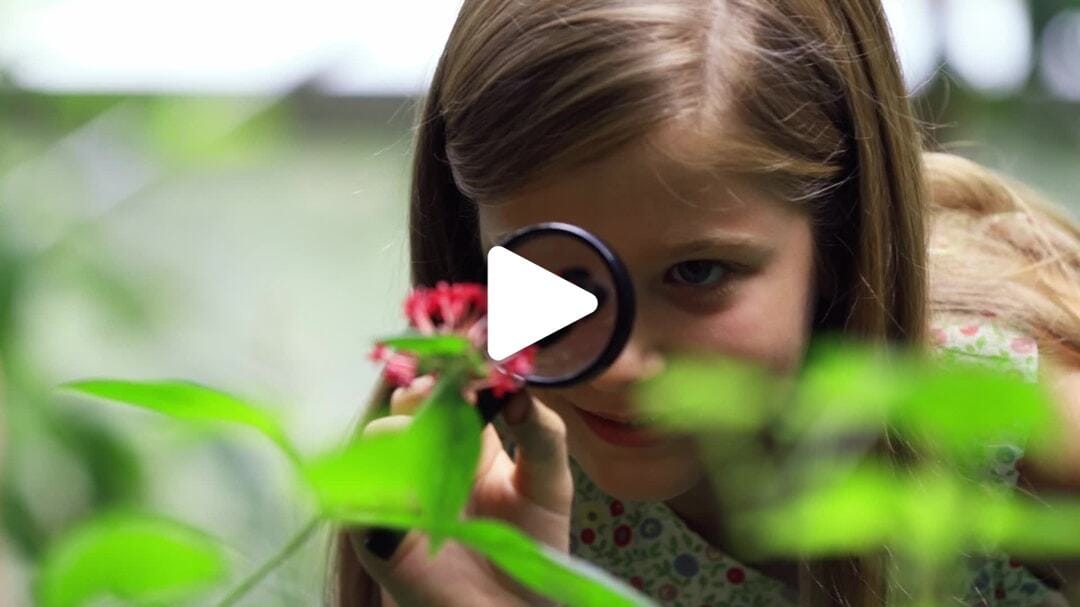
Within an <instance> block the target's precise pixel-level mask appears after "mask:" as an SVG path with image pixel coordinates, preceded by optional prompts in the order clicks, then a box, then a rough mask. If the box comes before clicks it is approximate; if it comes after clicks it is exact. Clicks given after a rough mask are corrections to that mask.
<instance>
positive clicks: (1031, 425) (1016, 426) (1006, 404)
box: [894, 364, 1053, 462]
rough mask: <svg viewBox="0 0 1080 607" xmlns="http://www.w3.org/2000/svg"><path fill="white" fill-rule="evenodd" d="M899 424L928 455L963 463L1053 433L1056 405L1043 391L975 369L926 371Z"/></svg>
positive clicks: (916, 378) (915, 381) (898, 414)
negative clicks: (999, 446) (1006, 442)
mask: <svg viewBox="0 0 1080 607" xmlns="http://www.w3.org/2000/svg"><path fill="white" fill-rule="evenodd" d="M910 382H911V386H910V394H909V396H908V398H906V399H905V402H904V403H903V406H901V407H899V408H898V409H897V410H896V411H895V416H894V423H895V425H896V427H897V428H898V429H899V430H900V431H901V432H904V433H905V435H906V436H908V437H910V438H914V439H916V440H919V441H920V442H921V443H922V444H923V445H924V448H926V449H928V450H941V451H942V452H944V454H946V455H950V456H952V457H953V458H956V459H958V460H959V461H962V462H970V461H978V460H979V459H981V458H983V457H985V455H984V453H985V445H986V444H987V443H988V442H989V441H992V440H1002V439H1014V440H1015V439H1020V440H1024V439H1026V438H1027V437H1035V438H1037V439H1038V438H1042V437H1044V436H1047V435H1048V433H1049V432H1050V430H1051V422H1052V411H1053V409H1052V408H1051V404H1050V401H1049V399H1048V398H1047V396H1046V394H1045V392H1044V389H1043V387H1042V386H1040V385H1038V384H1036V383H1032V382H1028V381H1026V380H1024V379H1023V378H1020V377H1017V376H1015V375H1011V374H1005V373H1001V372H999V371H993V370H991V369H986V368H983V367H980V366H975V365H970V364H949V365H930V364H928V365H924V366H923V367H922V368H920V369H919V370H918V371H917V372H916V373H914V374H913V376H912V377H911V378H910Z"/></svg>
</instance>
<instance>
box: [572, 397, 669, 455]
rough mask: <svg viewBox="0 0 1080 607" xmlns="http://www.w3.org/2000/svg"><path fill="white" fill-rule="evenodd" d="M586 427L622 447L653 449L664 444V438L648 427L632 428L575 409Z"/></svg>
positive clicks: (606, 440)
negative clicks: (652, 447)
mask: <svg viewBox="0 0 1080 607" xmlns="http://www.w3.org/2000/svg"><path fill="white" fill-rule="evenodd" d="M574 410H575V411H577V413H578V415H579V416H580V417H581V419H582V420H583V421H584V422H585V425H586V426H588V427H589V429H590V430H592V431H593V434H595V435H596V436H598V437H599V438H600V439H602V440H604V441H605V442H608V443H611V444H613V445H618V446H620V447H651V446H654V445H657V444H659V443H661V442H663V440H664V437H663V436H662V435H660V434H659V433H657V432H656V430H655V429H653V428H650V427H648V426H645V427H640V426H632V425H630V424H627V423H625V422H620V421H616V420H612V419H609V418H607V417H601V416H600V415H597V414H595V413H591V412H589V411H586V410H584V409H581V408H578V407H574Z"/></svg>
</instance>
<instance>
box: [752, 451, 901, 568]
mask: <svg viewBox="0 0 1080 607" xmlns="http://www.w3.org/2000/svg"><path fill="white" fill-rule="evenodd" d="M899 496H900V493H899V489H898V485H897V481H896V480H895V478H894V476H893V475H892V474H891V473H890V472H888V471H887V470H885V469H883V468H880V467H877V466H872V465H866V466H864V467H861V468H859V469H857V470H855V471H853V472H852V473H850V474H845V475H843V476H840V477H839V480H838V481H833V482H829V483H825V484H823V485H819V486H814V487H812V488H811V489H808V490H806V491H805V492H804V493H803V494H801V495H799V496H798V497H795V498H794V499H792V500H791V501H789V502H787V503H785V504H781V505H778V506H774V507H770V508H766V509H763V510H761V511H759V512H757V513H750V514H745V515H743V517H744V518H743V520H742V521H740V522H739V523H738V526H739V527H741V528H742V529H743V530H744V531H747V532H749V533H750V534H751V536H752V537H753V538H754V539H753V542H754V546H755V547H756V548H759V549H761V550H763V551H765V552H766V553H769V554H782V555H796V554H797V555H804V556H833V555H843V554H852V553H858V552H864V551H869V550H872V549H876V548H878V547H880V546H882V545H884V544H885V543H886V542H888V540H889V539H890V538H891V537H892V532H893V529H894V528H895V526H896V521H897V515H898V514H899V513H898V512H897V510H896V508H895V506H894V504H895V503H896V501H897V499H898V497H899Z"/></svg>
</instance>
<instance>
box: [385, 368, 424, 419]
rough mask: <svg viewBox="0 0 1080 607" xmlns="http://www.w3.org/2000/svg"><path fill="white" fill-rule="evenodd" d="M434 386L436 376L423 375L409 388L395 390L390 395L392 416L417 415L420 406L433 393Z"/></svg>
mask: <svg viewBox="0 0 1080 607" xmlns="http://www.w3.org/2000/svg"><path fill="white" fill-rule="evenodd" d="M434 386H435V377H434V376H432V375H421V376H420V377H417V378H416V379H414V380H413V381H412V383H410V384H409V385H408V386H400V387H397V388H394V391H393V392H391V393H390V414H391V415H412V414H413V413H416V410H417V409H419V408H420V405H421V404H422V403H423V402H424V399H425V398H427V395H428V394H430V393H431V389H432V388H433V387H434Z"/></svg>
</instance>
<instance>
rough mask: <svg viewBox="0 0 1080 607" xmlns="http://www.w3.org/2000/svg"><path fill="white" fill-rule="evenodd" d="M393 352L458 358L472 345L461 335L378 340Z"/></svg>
mask: <svg viewBox="0 0 1080 607" xmlns="http://www.w3.org/2000/svg"><path fill="white" fill-rule="evenodd" d="M377 343H380V344H383V345H384V346H386V347H388V348H391V349H393V350H400V351H405V352H412V353H413V354H416V355H418V356H456V355H459V354H463V353H465V352H466V351H468V350H469V349H470V348H471V347H472V344H471V343H470V342H469V340H468V339H466V338H464V337H462V336H461V335H449V334H448V335H419V334H415V333H407V334H405V335H399V336H396V337H387V338H383V339H380V340H377Z"/></svg>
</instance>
